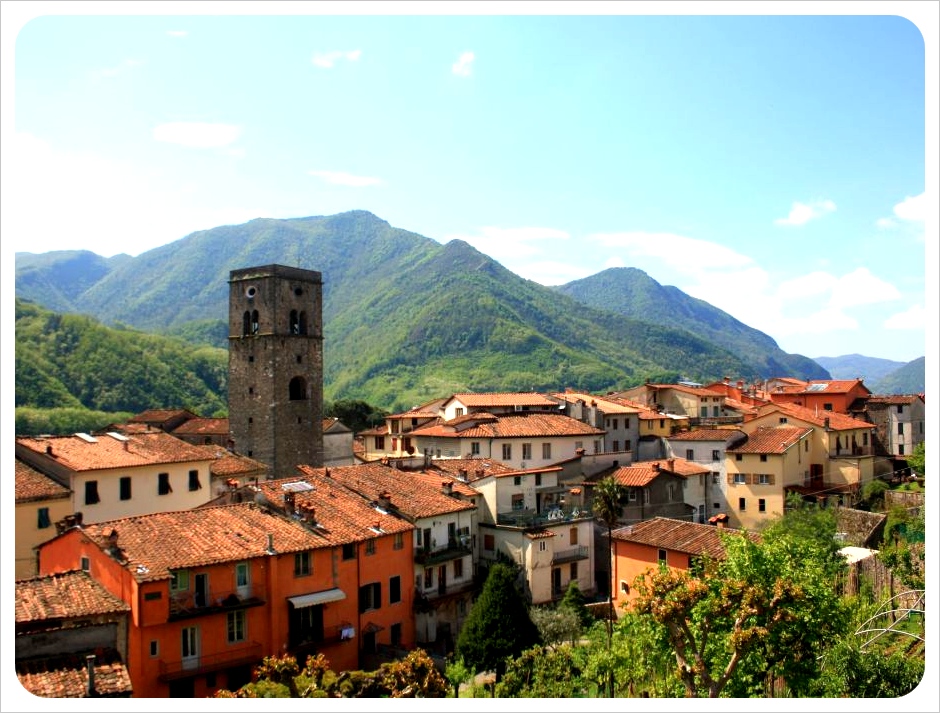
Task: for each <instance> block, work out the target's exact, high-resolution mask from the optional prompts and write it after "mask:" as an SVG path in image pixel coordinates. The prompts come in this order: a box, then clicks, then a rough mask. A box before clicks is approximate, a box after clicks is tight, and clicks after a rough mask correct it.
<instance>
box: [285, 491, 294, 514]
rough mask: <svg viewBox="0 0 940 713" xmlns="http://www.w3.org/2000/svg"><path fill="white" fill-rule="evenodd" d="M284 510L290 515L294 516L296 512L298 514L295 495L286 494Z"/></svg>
mask: <svg viewBox="0 0 940 713" xmlns="http://www.w3.org/2000/svg"><path fill="white" fill-rule="evenodd" d="M284 509H285V510H286V511H287V514H288V515H293V514H294V512H296V508H295V507H294V494H293V493H289V492H288V493H284Z"/></svg>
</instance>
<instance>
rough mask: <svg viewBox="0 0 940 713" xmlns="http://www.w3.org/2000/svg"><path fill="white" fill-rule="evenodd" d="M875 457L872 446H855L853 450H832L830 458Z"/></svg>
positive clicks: (830, 450)
mask: <svg viewBox="0 0 940 713" xmlns="http://www.w3.org/2000/svg"><path fill="white" fill-rule="evenodd" d="M870 455H874V451H873V450H872V447H871V446H855V447H853V448H830V449H829V457H830V458H858V457H861V456H870Z"/></svg>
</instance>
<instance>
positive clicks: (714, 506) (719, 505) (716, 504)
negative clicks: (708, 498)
mask: <svg viewBox="0 0 940 713" xmlns="http://www.w3.org/2000/svg"><path fill="white" fill-rule="evenodd" d="M712 507H713V508H715V510H718V509H719V508H720V507H721V503H712Z"/></svg>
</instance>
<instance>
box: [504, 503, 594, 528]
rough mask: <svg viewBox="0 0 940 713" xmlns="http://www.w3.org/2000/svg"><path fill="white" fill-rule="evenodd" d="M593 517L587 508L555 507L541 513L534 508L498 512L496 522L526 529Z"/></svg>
mask: <svg viewBox="0 0 940 713" xmlns="http://www.w3.org/2000/svg"><path fill="white" fill-rule="evenodd" d="M590 518H591V512H590V510H588V509H586V508H578V507H573V508H553V509H551V510H546V511H543V512H541V513H536V512H535V511H534V510H510V511H509V512H501V513H497V514H496V524H497V525H505V526H507V527H521V528H525V529H529V528H533V527H545V526H546V525H557V524H558V523H561V522H571V521H572V520H586V519H590Z"/></svg>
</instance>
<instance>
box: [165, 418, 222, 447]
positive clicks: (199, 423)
mask: <svg viewBox="0 0 940 713" xmlns="http://www.w3.org/2000/svg"><path fill="white" fill-rule="evenodd" d="M168 432H169V433H172V434H173V435H174V436H176V437H177V438H179V439H180V440H181V441H186V442H187V443H192V444H193V445H194V446H203V445H205V446H210V445H216V446H221V447H222V448H226V447H228V446H229V445H230V442H229V441H230V439H229V434H228V419H227V418H201V417H195V418H191V419H189V420H187V421H184V422H183V423H181V424H180V425H179V426H176V427H175V428H172V429H169V430H168Z"/></svg>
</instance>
